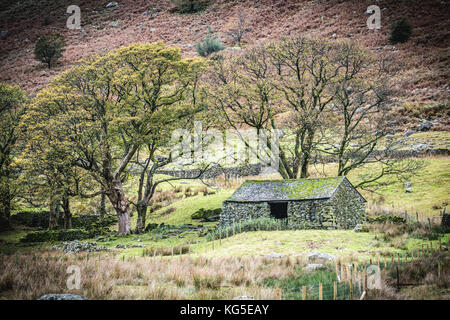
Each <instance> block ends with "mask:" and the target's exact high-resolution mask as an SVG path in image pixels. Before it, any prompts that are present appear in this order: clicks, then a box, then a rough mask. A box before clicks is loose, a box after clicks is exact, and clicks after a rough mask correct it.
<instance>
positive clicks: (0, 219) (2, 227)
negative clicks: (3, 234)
mask: <svg viewBox="0 0 450 320" xmlns="http://www.w3.org/2000/svg"><path fill="white" fill-rule="evenodd" d="M10 229H11V227H10V225H9V222H8V219H7V218H6V217H4V216H0V231H6V230H10Z"/></svg>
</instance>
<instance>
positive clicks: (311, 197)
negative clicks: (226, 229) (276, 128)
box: [220, 177, 366, 229]
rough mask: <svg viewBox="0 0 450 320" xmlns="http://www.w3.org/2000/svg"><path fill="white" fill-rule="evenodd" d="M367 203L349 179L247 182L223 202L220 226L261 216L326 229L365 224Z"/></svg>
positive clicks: (346, 227) (293, 224) (294, 224)
mask: <svg viewBox="0 0 450 320" xmlns="http://www.w3.org/2000/svg"><path fill="white" fill-rule="evenodd" d="M365 215H366V200H365V199H364V197H363V196H362V195H361V194H360V193H359V192H358V191H357V190H356V189H355V188H354V187H353V185H352V184H351V183H350V181H348V180H347V178H346V177H333V178H321V179H296V180H248V181H246V182H244V183H243V184H242V185H241V186H240V187H239V189H237V190H236V191H235V192H234V194H233V195H232V196H231V197H230V198H228V199H227V200H225V201H224V202H223V208H222V213H221V215H220V225H221V226H224V225H230V224H233V222H238V221H244V220H250V219H255V218H262V217H274V218H276V219H286V220H285V221H286V223H287V224H290V225H292V226H296V225H299V226H300V225H301V224H302V223H303V224H304V222H308V221H309V222H313V223H314V224H315V225H318V226H319V227H321V228H324V229H335V228H341V229H348V228H353V227H355V226H356V225H357V224H360V223H363V222H364V220H365Z"/></svg>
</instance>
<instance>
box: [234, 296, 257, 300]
mask: <svg viewBox="0 0 450 320" xmlns="http://www.w3.org/2000/svg"><path fill="white" fill-rule="evenodd" d="M233 300H255V298H253V297H247V296H237V297H234V298H233Z"/></svg>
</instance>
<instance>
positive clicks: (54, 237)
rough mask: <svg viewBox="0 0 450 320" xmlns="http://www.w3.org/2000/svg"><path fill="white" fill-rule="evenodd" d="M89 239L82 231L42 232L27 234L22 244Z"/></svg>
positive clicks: (86, 233)
mask: <svg viewBox="0 0 450 320" xmlns="http://www.w3.org/2000/svg"><path fill="white" fill-rule="evenodd" d="M87 238H89V232H88V231H86V230H84V229H68V230H44V231H33V232H29V233H27V235H26V236H25V237H23V238H22V239H21V240H20V241H22V242H47V241H71V240H82V239H87Z"/></svg>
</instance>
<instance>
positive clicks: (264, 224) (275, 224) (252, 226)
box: [206, 218, 320, 241]
mask: <svg viewBox="0 0 450 320" xmlns="http://www.w3.org/2000/svg"><path fill="white" fill-rule="evenodd" d="M319 228H320V226H319V225H318V224H315V223H313V222H309V221H302V222H298V223H290V224H287V223H286V221H285V220H284V219H274V218H258V219H252V220H246V221H242V222H240V223H237V224H234V225H230V226H221V227H217V228H216V229H215V230H214V231H212V232H210V233H208V235H207V236H206V239H207V240H208V241H211V240H217V239H219V238H222V239H223V238H226V237H227V236H232V235H234V234H237V233H242V232H248V231H278V230H302V229H303V230H308V229H319Z"/></svg>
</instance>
